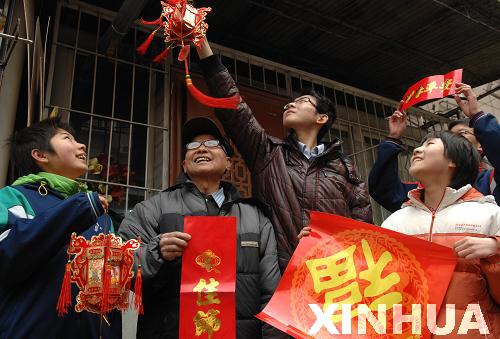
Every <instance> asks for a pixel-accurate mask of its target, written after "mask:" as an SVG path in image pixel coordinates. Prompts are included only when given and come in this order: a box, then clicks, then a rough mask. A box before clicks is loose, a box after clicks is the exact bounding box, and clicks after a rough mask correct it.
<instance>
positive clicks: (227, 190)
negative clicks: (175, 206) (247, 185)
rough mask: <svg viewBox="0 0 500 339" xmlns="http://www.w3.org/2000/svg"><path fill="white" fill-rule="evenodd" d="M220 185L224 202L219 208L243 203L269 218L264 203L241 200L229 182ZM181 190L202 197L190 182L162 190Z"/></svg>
mask: <svg viewBox="0 0 500 339" xmlns="http://www.w3.org/2000/svg"><path fill="white" fill-rule="evenodd" d="M220 185H221V186H222V188H224V195H225V196H226V200H225V201H224V203H223V204H222V206H221V208H224V207H227V206H232V205H234V204H237V203H244V204H249V205H253V206H256V207H258V208H260V210H261V211H262V212H263V213H264V215H266V216H267V217H269V216H270V208H269V206H268V205H267V204H265V203H264V202H262V201H260V200H259V199H257V198H253V197H252V198H243V197H242V196H241V194H240V192H239V191H238V189H237V188H236V187H235V186H234V185H233V184H231V183H230V182H227V181H221V182H220ZM182 188H186V189H188V190H190V191H191V192H193V193H194V194H196V195H199V196H200V197H202V196H203V194H201V192H200V191H199V190H198V188H197V187H196V185H195V184H194V183H192V182H181V183H178V184H176V185H174V186H171V187H169V188H167V189H166V190H164V192H173V191H175V190H178V189H182Z"/></svg>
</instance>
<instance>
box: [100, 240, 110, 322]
mask: <svg viewBox="0 0 500 339" xmlns="http://www.w3.org/2000/svg"><path fill="white" fill-rule="evenodd" d="M110 248H111V244H110V240H109V238H108V239H107V242H106V245H105V246H104V274H103V282H102V299H101V314H106V313H108V311H109V298H110V289H111V267H110V266H111V265H110V263H109V251H110Z"/></svg>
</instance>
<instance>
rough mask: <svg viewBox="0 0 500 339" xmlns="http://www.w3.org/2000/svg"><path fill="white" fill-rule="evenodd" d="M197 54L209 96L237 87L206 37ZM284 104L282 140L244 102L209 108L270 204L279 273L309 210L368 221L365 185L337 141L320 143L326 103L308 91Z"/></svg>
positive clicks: (328, 116) (329, 110)
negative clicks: (233, 106) (231, 106)
mask: <svg viewBox="0 0 500 339" xmlns="http://www.w3.org/2000/svg"><path fill="white" fill-rule="evenodd" d="M198 54H199V56H200V59H201V62H200V66H201V68H202V71H203V73H204V75H205V80H206V81H207V84H208V87H209V89H210V91H211V93H212V95H213V96H215V97H229V96H231V95H233V94H235V93H237V92H238V88H236V85H235V83H234V80H233V78H232V77H231V75H230V74H229V72H228V70H227V69H226V68H225V67H224V66H223V65H222V63H221V62H220V60H219V58H218V57H216V56H214V55H213V54H212V50H211V49H210V46H209V44H208V42H207V41H204V42H203V43H202V45H201V46H200V48H198ZM284 109H285V111H284V113H283V125H284V127H285V128H286V129H287V130H289V131H290V134H289V135H288V137H287V138H286V139H285V140H282V139H278V138H275V137H272V136H270V135H268V134H267V133H266V131H265V130H264V129H263V128H262V127H261V126H260V125H259V123H258V122H257V120H256V119H255V117H254V115H253V114H252V111H251V109H250V107H248V105H247V104H246V103H245V102H244V101H242V102H241V103H240V104H239V106H238V110H237V111H234V110H220V109H219V110H216V111H215V113H216V115H217V117H218V118H219V120H220V122H221V123H222V125H223V126H224V129H225V131H226V133H227V134H228V136H229V137H230V138H231V139H232V140H233V142H234V143H235V144H236V146H237V147H238V150H239V152H240V153H241V155H242V157H243V159H244V160H245V163H246V165H247V167H248V169H249V170H250V172H251V174H252V189H253V193H254V195H255V196H256V197H257V198H259V199H260V200H262V201H264V202H266V203H267V204H268V205H269V206H270V208H271V221H272V223H273V226H274V231H275V233H276V238H277V242H278V256H279V263H280V269H281V271H282V272H283V271H284V269H285V267H286V265H287V264H288V261H289V260H290V257H291V256H292V253H293V251H294V250H295V248H296V247H297V244H298V238H297V236H298V234H299V232H300V230H301V229H302V228H303V227H305V226H307V225H308V224H309V213H308V211H309V210H315V211H321V212H327V213H334V214H338V215H342V216H345V217H349V218H353V219H358V220H361V221H365V222H370V223H371V222H372V213H371V206H370V199H369V196H368V192H367V190H366V187H365V184H364V183H363V182H362V181H361V179H360V178H359V176H358V174H357V171H356V169H355V166H354V164H353V163H352V161H351V160H350V159H347V158H346V157H345V156H343V155H342V154H341V152H340V142H339V141H336V142H333V143H324V144H322V143H321V138H322V137H323V136H324V135H325V134H326V133H327V132H328V130H329V129H330V127H331V125H332V124H333V121H334V120H335V118H336V114H335V107H334V105H333V104H332V102H331V101H330V100H329V99H328V98H326V97H324V96H320V95H318V94H317V93H315V92H310V93H309V94H307V95H303V96H300V97H298V98H296V99H295V100H294V101H292V102H290V103H289V104H287V105H286V106H285V108H284Z"/></svg>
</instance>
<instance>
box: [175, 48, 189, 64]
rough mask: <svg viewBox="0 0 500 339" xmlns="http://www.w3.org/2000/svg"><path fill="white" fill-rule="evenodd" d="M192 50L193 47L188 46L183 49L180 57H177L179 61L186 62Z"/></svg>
mask: <svg viewBox="0 0 500 339" xmlns="http://www.w3.org/2000/svg"><path fill="white" fill-rule="evenodd" d="M190 50H191V46H189V45H186V46H183V47H182V48H181V51H180V52H179V56H178V57H177V60H179V61H184V60H186V58H187V57H188V55H189V51H190Z"/></svg>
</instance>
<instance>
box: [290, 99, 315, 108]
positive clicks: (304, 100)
mask: <svg viewBox="0 0 500 339" xmlns="http://www.w3.org/2000/svg"><path fill="white" fill-rule="evenodd" d="M304 102H309V103H310V104H311V105H313V107H314V108H316V104H315V103H314V102H312V100H311V99H309V98H308V97H303V98H300V99H297V100H294V101H292V102H289V103H288V104H286V105H285V106H283V108H284V109H288V107H290V104H291V103H294V104H299V103H304Z"/></svg>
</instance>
